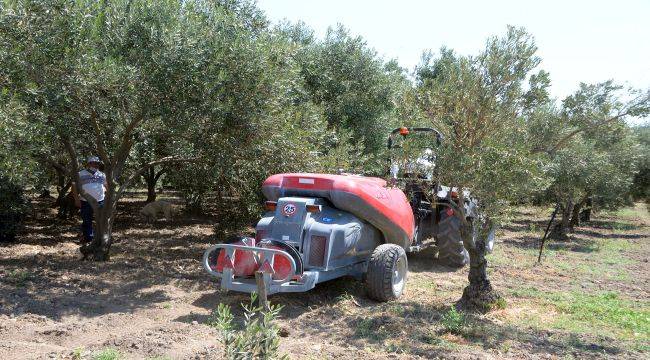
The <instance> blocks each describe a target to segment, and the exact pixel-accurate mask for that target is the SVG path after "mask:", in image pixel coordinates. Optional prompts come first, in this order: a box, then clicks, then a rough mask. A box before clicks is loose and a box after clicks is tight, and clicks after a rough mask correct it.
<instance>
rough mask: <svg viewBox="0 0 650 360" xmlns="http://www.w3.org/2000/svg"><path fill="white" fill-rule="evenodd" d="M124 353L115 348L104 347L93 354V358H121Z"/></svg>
mask: <svg viewBox="0 0 650 360" xmlns="http://www.w3.org/2000/svg"><path fill="white" fill-rule="evenodd" d="M121 358H122V354H120V352H119V351H117V350H116V349H113V348H108V349H104V350H102V351H100V352H98V353H97V354H95V355H94V356H93V360H119V359H121Z"/></svg>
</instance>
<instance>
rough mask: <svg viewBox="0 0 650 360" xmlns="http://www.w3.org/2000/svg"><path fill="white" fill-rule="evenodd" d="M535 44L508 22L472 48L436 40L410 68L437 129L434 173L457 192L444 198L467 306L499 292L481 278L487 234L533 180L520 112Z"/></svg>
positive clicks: (484, 304) (486, 302) (487, 303)
mask: <svg viewBox="0 0 650 360" xmlns="http://www.w3.org/2000/svg"><path fill="white" fill-rule="evenodd" d="M535 52H536V46H535V44H534V41H533V39H532V37H531V36H530V35H529V34H527V33H526V32H525V31H524V30H523V29H519V28H514V27H509V28H508V31H507V34H506V35H505V36H503V37H494V38H490V39H489V40H488V41H487V44H486V47H485V49H484V50H483V51H482V52H481V53H479V54H478V55H477V56H461V55H458V54H456V53H455V52H453V51H452V50H449V49H445V48H443V49H442V50H441V52H440V54H439V55H438V56H437V57H434V56H432V55H431V54H425V56H424V57H423V61H422V63H421V65H419V66H418V68H417V71H416V76H417V84H416V94H417V101H418V104H419V106H420V108H421V111H422V112H423V113H424V114H425V116H426V117H427V118H428V121H429V122H430V124H432V125H433V126H434V127H436V128H438V129H439V130H440V131H441V132H442V134H443V136H444V140H443V142H442V145H441V146H440V147H439V148H438V151H437V153H436V155H437V157H436V164H437V174H436V175H437V181H438V183H441V184H447V185H451V186H452V187H453V188H455V189H456V194H457V196H458V198H459V199H458V200H459V201H458V202H455V201H449V206H450V207H451V208H452V211H453V213H454V215H455V216H456V217H458V218H459V220H460V222H461V229H460V231H461V237H462V239H463V243H464V245H465V248H466V249H467V250H468V252H469V255H470V269H469V276H468V277H469V285H468V286H467V287H466V288H465V290H464V292H463V296H462V298H461V301H460V304H461V305H463V306H466V307H470V308H478V309H480V310H486V309H489V308H491V307H492V306H494V304H495V303H496V302H497V301H498V299H499V298H500V295H499V294H498V292H497V291H496V290H495V289H494V288H493V287H492V285H491V283H490V281H489V279H488V274H487V260H486V258H485V255H486V241H487V237H488V235H489V233H490V232H491V230H492V229H493V227H494V226H495V225H497V224H498V223H499V221H500V220H501V219H502V217H503V215H504V213H505V212H506V211H507V210H508V208H509V203H510V201H513V200H517V199H518V198H520V197H521V196H523V195H524V194H526V193H527V192H529V191H530V190H531V187H535V186H536V184H537V180H539V177H538V172H537V168H538V166H537V161H536V159H535V158H534V157H531V152H530V150H529V148H528V144H526V142H525V138H526V136H525V131H526V128H525V121H524V119H523V116H522V115H523V114H524V112H525V110H526V107H527V105H529V104H531V100H530V99H531V98H534V97H535V96H537V97H539V94H538V95H535V94H534V93H533V91H539V90H540V88H539V87H534V86H532V87H529V92H527V91H526V90H525V89H524V85H525V84H524V82H525V80H526V79H527V78H528V77H529V76H530V75H531V74H532V71H533V70H534V69H535V68H536V67H537V65H538V64H539V62H540V59H539V58H538V57H537V56H536V55H535ZM542 90H543V89H542ZM541 94H542V95H544V96H546V94H545V92H544V91H541ZM451 194H452V193H451V192H450V195H449V196H451ZM468 194H471V195H468ZM468 196H471V197H473V198H476V199H478V204H479V208H478V216H476V217H474V218H470V216H469V215H470V214H468V213H466V210H465V208H464V206H462V204H463V203H464V200H465V199H466V197H468ZM449 200H452V199H451V198H450V199H449ZM434 201H435V199H434Z"/></svg>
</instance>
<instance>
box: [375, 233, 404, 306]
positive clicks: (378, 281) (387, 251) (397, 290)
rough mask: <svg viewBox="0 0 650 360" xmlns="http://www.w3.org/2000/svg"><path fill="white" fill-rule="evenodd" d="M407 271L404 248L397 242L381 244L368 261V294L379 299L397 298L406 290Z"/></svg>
mask: <svg viewBox="0 0 650 360" xmlns="http://www.w3.org/2000/svg"><path fill="white" fill-rule="evenodd" d="M407 273H408V260H407V259H406V252H405V251H404V248H402V247H401V246H397V245H395V244H382V245H379V246H378V247H377V248H376V249H375V251H373V252H372V255H371V256H370V261H369V263H368V273H367V274H366V288H367V290H368V296H369V297H370V298H371V299H374V300H377V301H389V300H395V299H397V298H398V297H400V296H401V295H402V292H403V291H404V286H405V285H406V275H407Z"/></svg>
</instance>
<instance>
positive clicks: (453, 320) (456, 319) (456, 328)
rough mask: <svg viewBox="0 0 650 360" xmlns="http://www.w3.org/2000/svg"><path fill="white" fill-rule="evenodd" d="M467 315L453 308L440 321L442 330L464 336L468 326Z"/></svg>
mask: <svg viewBox="0 0 650 360" xmlns="http://www.w3.org/2000/svg"><path fill="white" fill-rule="evenodd" d="M466 322H467V321H466V319H465V314H463V313H462V312H459V311H458V310H456V308H455V307H453V306H452V307H451V308H450V309H449V311H447V312H446V313H445V314H444V315H442V319H440V325H442V328H443V329H444V330H445V331H446V332H448V333H452V334H455V335H459V334H462V332H463V328H464V327H465V324H466Z"/></svg>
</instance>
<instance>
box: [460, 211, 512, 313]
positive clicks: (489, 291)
mask: <svg viewBox="0 0 650 360" xmlns="http://www.w3.org/2000/svg"><path fill="white" fill-rule="evenodd" d="M491 228H492V222H491V221H490V220H489V219H483V220H481V219H474V220H473V221H470V220H465V221H464V222H463V225H462V226H461V237H462V239H463V244H464V245H465V248H466V249H467V252H468V253H469V274H468V276H467V277H468V279H469V284H468V285H467V286H466V287H465V289H464V290H463V296H462V297H461V299H460V300H459V302H458V306H460V307H462V308H465V309H468V310H478V311H480V312H487V311H490V310H492V309H494V308H495V307H497V306H498V303H499V300H500V299H501V295H500V294H499V293H498V292H497V291H496V290H495V289H494V288H493V287H492V284H491V283H490V280H489V279H488V274H487V264H488V263H487V259H486V258H485V255H486V254H487V238H488V235H489V233H490V230H491Z"/></svg>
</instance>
